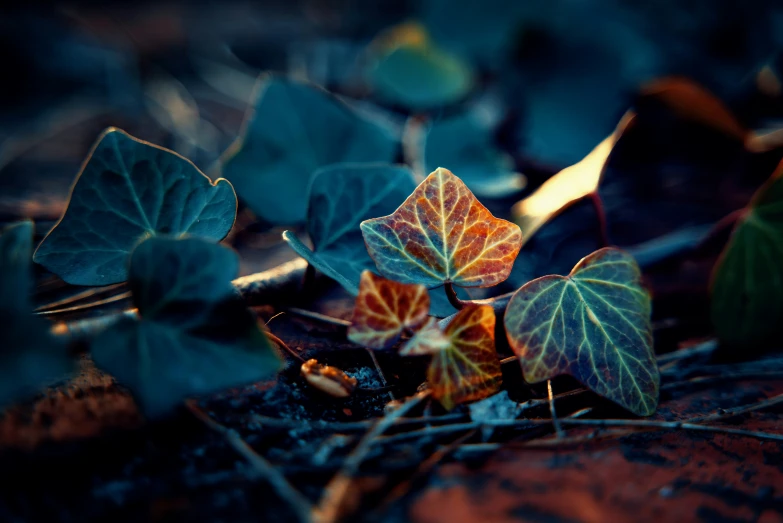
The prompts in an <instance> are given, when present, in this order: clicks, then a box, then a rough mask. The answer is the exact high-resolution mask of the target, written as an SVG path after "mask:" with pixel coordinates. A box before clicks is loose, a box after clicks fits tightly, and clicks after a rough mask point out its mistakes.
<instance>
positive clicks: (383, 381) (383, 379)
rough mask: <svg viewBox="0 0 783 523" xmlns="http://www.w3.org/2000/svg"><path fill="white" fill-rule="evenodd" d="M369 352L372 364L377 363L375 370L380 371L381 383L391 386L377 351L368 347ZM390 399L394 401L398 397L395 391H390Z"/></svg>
mask: <svg viewBox="0 0 783 523" xmlns="http://www.w3.org/2000/svg"><path fill="white" fill-rule="evenodd" d="M367 353H368V354H369V355H370V359H372V364H373V365H375V371H376V372H377V373H378V377H380V378H381V383H382V384H383V386H384V387H388V386H389V382H388V381H386V375H385V374H384V373H383V369H382V368H381V364H380V363H378V358H376V357H375V352H373V350H372V349H367ZM389 399H390V400H392V401H394V400H395V399H396V398H395V397H394V392H392V391H391V390H390V391H389Z"/></svg>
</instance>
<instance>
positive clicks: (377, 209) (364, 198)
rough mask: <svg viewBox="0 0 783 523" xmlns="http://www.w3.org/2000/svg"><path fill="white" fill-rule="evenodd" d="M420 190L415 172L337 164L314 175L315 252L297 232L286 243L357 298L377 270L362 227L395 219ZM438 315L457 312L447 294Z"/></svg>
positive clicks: (310, 217) (437, 300) (438, 299)
mask: <svg viewBox="0 0 783 523" xmlns="http://www.w3.org/2000/svg"><path fill="white" fill-rule="evenodd" d="M415 188H416V183H415V182H414V181H413V173H411V171H410V169H408V168H407V167H404V166H399V165H390V164H380V163H369V164H336V165H331V166H328V167H324V168H322V169H319V170H318V171H317V172H316V173H315V174H314V175H313V181H312V183H311V185H310V195H309V198H308V208H307V233H308V235H309V236H310V239H311V240H312V242H313V249H312V250H311V249H309V248H308V247H307V246H306V245H305V244H304V243H302V241H301V240H299V238H297V237H296V235H295V234H294V233H293V232H291V231H285V232H284V233H283V239H284V240H285V241H286V242H288V245H289V246H290V247H291V248H292V249H293V250H294V251H296V253H297V254H298V255H299V256H301V257H302V258H304V259H305V260H307V262H308V263H310V265H312V266H313V267H315V268H316V269H318V270H319V271H321V272H322V273H323V274H325V275H326V276H328V277H330V278H332V279H333V280H335V281H336V282H338V283H339V284H340V285H342V287H343V288H344V289H345V290H346V291H348V292H349V293H351V294H352V295H354V296H356V295H358V294H359V281H360V279H361V275H362V272H364V271H365V270H375V262H374V261H373V260H372V258H370V255H369V254H368V253H367V247H366V246H365V244H364V238H363V237H362V231H361V229H360V228H359V224H360V223H361V222H362V221H364V220H367V219H370V218H375V217H376V216H383V215H385V214H390V213H392V212H394V210H395V209H396V208H397V207H398V206H399V205H400V204H401V203H402V202H403V201H404V200H405V198H406V197H407V196H408V195H409V194H410V193H411V192H413V190H414V189H415ZM432 298H433V299H432V310H433V313H434V314H437V315H442V316H447V315H449V314H451V313H452V312H453V307H452V306H451V305H449V303H448V300H446V299H445V297H444V295H443V293H442V292H441V293H438V294H437V295H436V296H432Z"/></svg>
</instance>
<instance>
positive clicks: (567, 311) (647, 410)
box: [505, 248, 660, 416]
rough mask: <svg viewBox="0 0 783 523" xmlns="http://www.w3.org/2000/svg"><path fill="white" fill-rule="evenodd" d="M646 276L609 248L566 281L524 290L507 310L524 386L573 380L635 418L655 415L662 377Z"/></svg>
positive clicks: (547, 279)
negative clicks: (569, 377)
mask: <svg viewBox="0 0 783 523" xmlns="http://www.w3.org/2000/svg"><path fill="white" fill-rule="evenodd" d="M640 277H641V275H640V272H639V267H638V266H637V265H636V262H635V261H634V260H633V258H632V257H631V256H630V255H629V254H627V253H625V252H623V251H621V250H619V249H615V248H604V249H601V250H598V251H596V252H594V253H592V254H590V255H589V256H586V257H585V258H582V260H581V261H580V262H579V263H577V264H576V266H575V267H574V268H573V270H572V271H571V274H569V275H568V276H544V277H541V278H538V279H535V280H533V281H531V282H529V283H527V284H526V285H524V286H522V287H521V288H520V289H519V290H518V291H517V292H516V293H515V294H514V296H513V297H512V298H511V301H510V302H509V304H508V308H507V309H506V315H505V327H506V336H507V337H508V342H509V345H510V346H511V348H512V349H513V350H514V352H515V353H516V354H517V356H518V357H519V362H520V364H521V365H522V373H523V375H524V377H525V380H526V381H528V382H531V383H537V382H540V381H544V380H547V379H550V378H553V377H555V376H557V375H558V374H570V375H572V376H574V377H575V378H576V379H578V380H579V381H581V382H582V383H583V384H585V385H586V386H587V387H589V388H590V389H591V390H593V391H595V392H596V393H598V394H600V395H601V396H604V397H606V398H608V399H610V400H612V401H614V402H615V403H618V404H619V405H621V406H623V407H625V408H626V409H628V410H630V411H631V412H633V413H634V414H638V415H641V416H648V415H650V414H652V413H653V412H655V407H656V406H657V404H658V386H659V382H660V376H659V374H658V367H657V365H656V362H655V356H654V354H653V350H652V327H651V324H650V295H649V294H648V293H647V291H646V290H645V289H644V288H642V286H641V283H640Z"/></svg>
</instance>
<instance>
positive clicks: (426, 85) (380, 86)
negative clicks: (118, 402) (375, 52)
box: [368, 43, 473, 110]
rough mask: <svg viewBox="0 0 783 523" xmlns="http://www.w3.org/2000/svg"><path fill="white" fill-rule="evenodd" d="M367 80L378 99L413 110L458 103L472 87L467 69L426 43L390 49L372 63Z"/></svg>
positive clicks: (459, 60) (461, 63)
mask: <svg viewBox="0 0 783 523" xmlns="http://www.w3.org/2000/svg"><path fill="white" fill-rule="evenodd" d="M368 79H369V82H370V84H371V85H372V87H373V88H374V90H375V93H376V95H377V96H378V97H379V98H380V99H382V100H385V101H387V102H390V103H393V104H398V105H401V106H403V107H406V108H409V109H414V110H424V109H429V108H433V107H440V106H443V105H448V104H452V103H455V102H458V101H459V100H461V99H462V98H464V97H465V96H466V95H467V94H468V93H469V92H470V90H471V89H472V87H473V71H472V70H471V68H470V66H469V65H468V64H467V63H465V62H463V61H462V60H461V59H460V58H458V57H457V56H455V55H451V54H449V53H447V52H445V51H443V50H441V49H439V48H437V47H436V46H434V45H432V44H429V43H423V44H406V45H401V46H398V47H395V48H393V49H391V50H390V51H389V52H387V53H386V54H384V55H382V56H380V57H378V59H377V60H375V61H374V62H373V63H372V64H371V66H370V68H369V70H368Z"/></svg>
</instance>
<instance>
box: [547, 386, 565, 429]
mask: <svg viewBox="0 0 783 523" xmlns="http://www.w3.org/2000/svg"><path fill="white" fill-rule="evenodd" d="M546 388H547V390H548V392H549V412H550V413H551V414H552V426H553V427H554V428H555V434H556V435H557V437H558V438H562V437H564V436H565V432H563V427H562V426H561V425H560V420H559V419H557V413H556V412H555V395H554V394H553V393H552V380H546Z"/></svg>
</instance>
